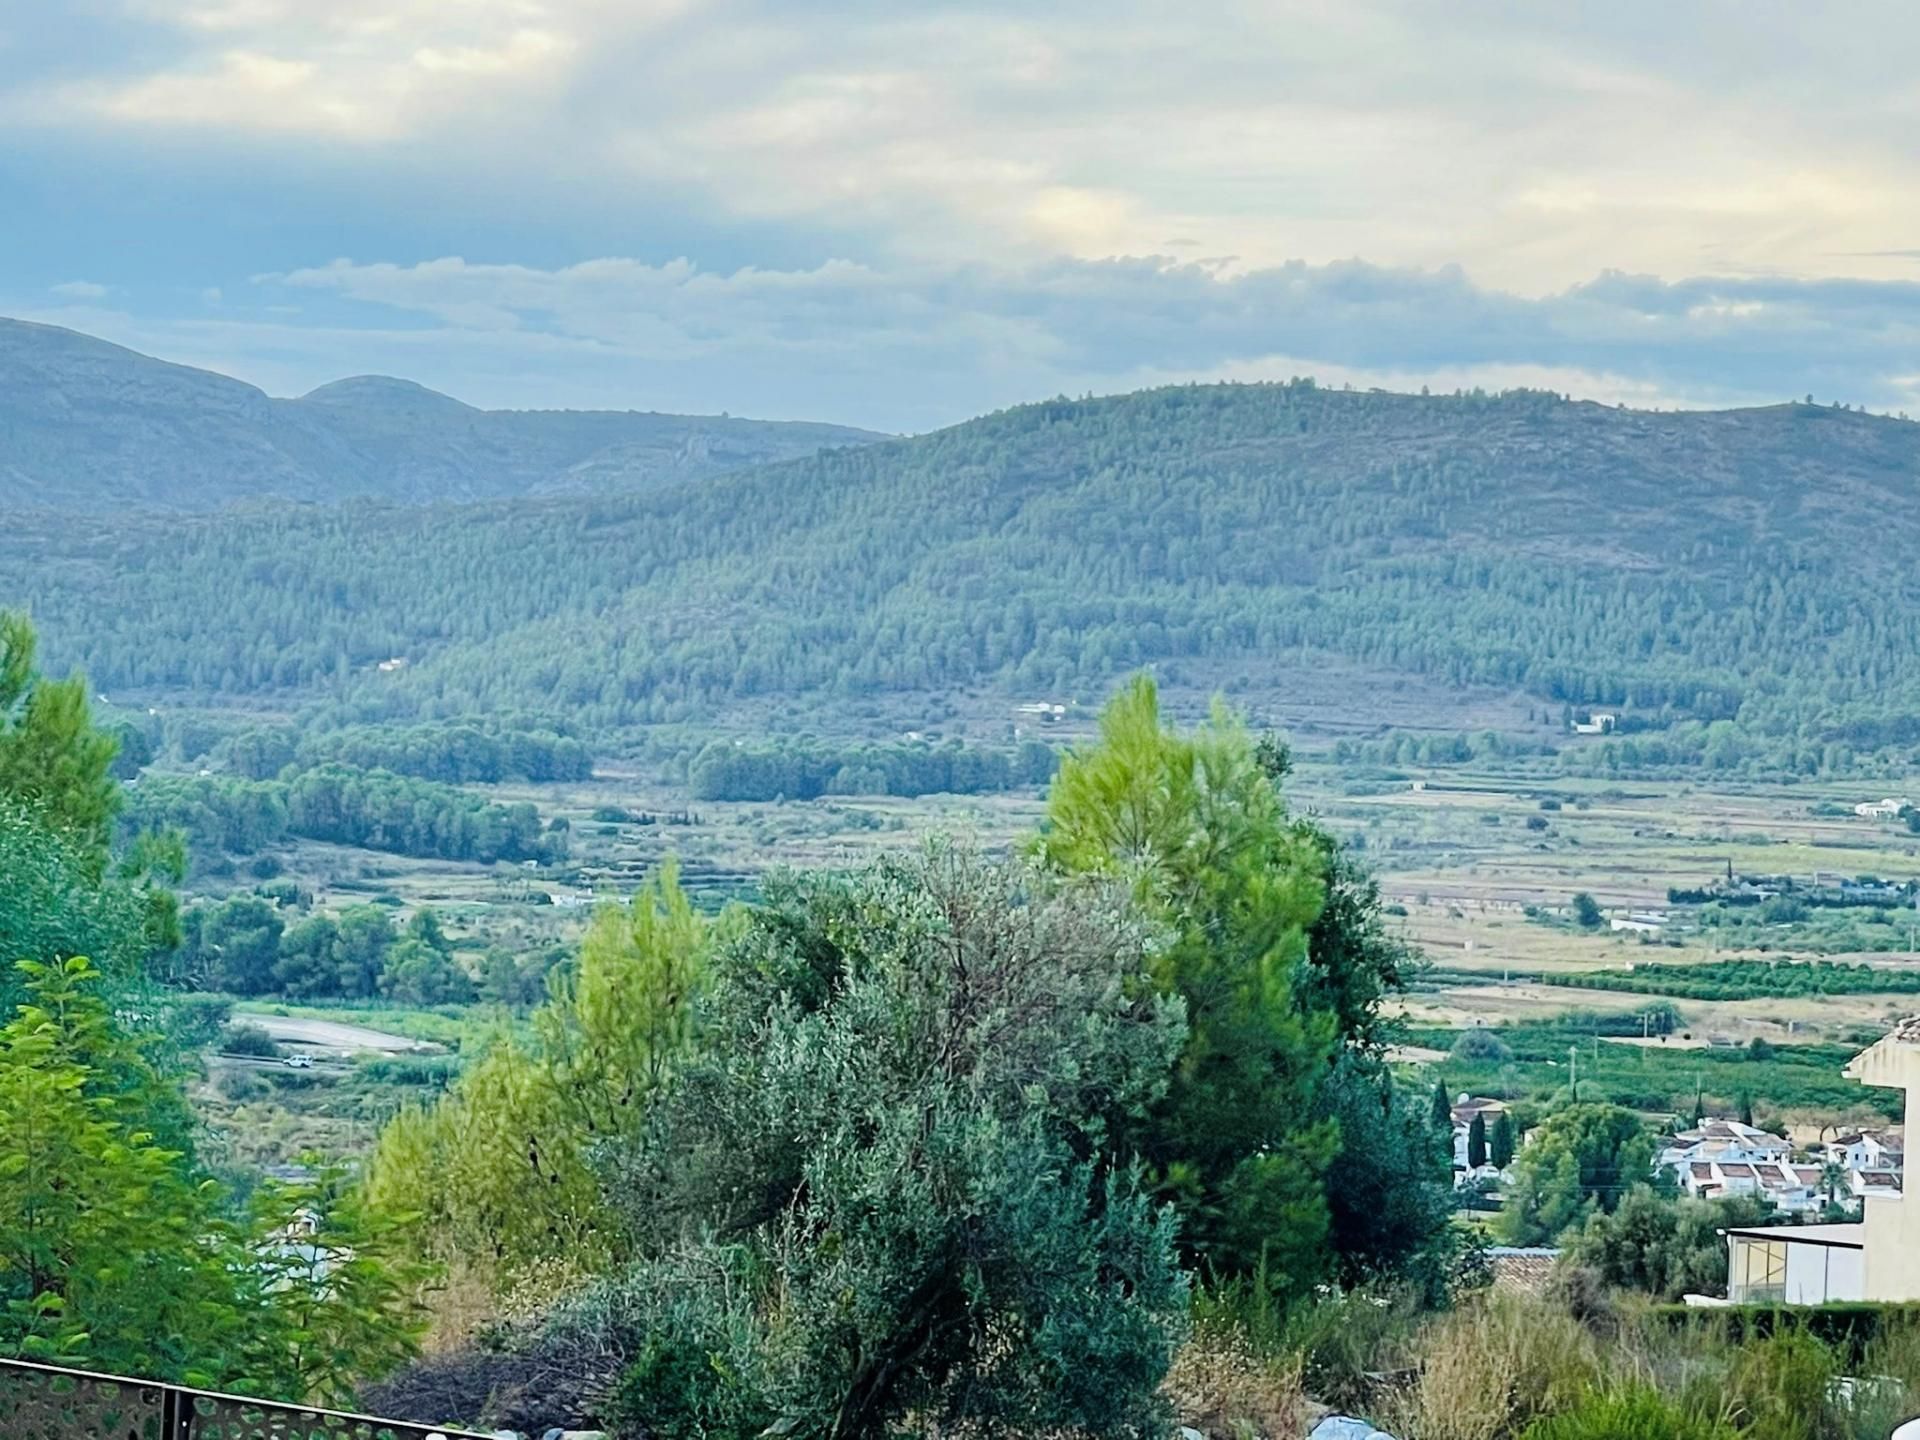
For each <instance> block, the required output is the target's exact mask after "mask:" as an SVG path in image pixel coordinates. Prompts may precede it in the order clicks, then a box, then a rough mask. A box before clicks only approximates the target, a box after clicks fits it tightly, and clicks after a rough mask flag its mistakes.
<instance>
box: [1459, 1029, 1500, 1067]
mask: <svg viewBox="0 0 1920 1440" xmlns="http://www.w3.org/2000/svg"><path fill="white" fill-rule="evenodd" d="M1450 1053H1451V1054H1452V1056H1453V1058H1454V1059H1456V1060H1485V1061H1490V1062H1491V1063H1493V1064H1495V1065H1502V1064H1505V1063H1506V1062H1507V1061H1509V1060H1511V1059H1512V1058H1513V1050H1512V1049H1511V1048H1510V1047H1509V1046H1508V1044H1507V1042H1506V1041H1504V1040H1502V1039H1501V1038H1500V1037H1499V1036H1498V1035H1496V1034H1494V1033H1493V1031H1491V1030H1486V1029H1473V1030H1468V1031H1466V1032H1465V1033H1463V1034H1462V1035H1461V1036H1460V1038H1459V1039H1458V1040H1456V1041H1454V1042H1453V1049H1452V1051H1451V1052H1450Z"/></svg>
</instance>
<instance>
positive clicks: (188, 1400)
mask: <svg viewBox="0 0 1920 1440" xmlns="http://www.w3.org/2000/svg"><path fill="white" fill-rule="evenodd" d="M0 1417H4V1432H3V1433H4V1434H5V1437H6V1440H482V1437H478V1436H475V1435H473V1434H472V1432H470V1431H465V1430H447V1429H436V1428H434V1427H433V1426H430V1425H406V1424H402V1423H400V1422H399V1421H396V1420H376V1419H374V1418H372V1417H371V1416H367V1415H344V1414H341V1413H339V1412H338V1411H333V1410H316V1409H313V1408H310V1407H308V1406H303V1405H281V1404H276V1403H274V1402H272V1401H268V1400H247V1399H244V1398H242V1397H240V1396H238V1395H220V1394H216V1393H215V1392H213V1391H211V1390H195V1389H192V1388H191V1387H189V1386H185V1385H163V1384H160V1383H158V1382H155V1381H150V1380H127V1379H123V1378H121V1377H120V1376H117V1375H91V1374H88V1373H87V1372H85V1371H82V1370H62V1369H59V1368H57V1367H55V1366H51V1365H34V1364H29V1363H28V1362H26V1361H23V1360H0Z"/></svg>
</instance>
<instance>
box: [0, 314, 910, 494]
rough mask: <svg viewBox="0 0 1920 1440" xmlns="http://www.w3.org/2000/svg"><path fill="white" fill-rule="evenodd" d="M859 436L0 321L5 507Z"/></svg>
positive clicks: (692, 456) (635, 473)
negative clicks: (585, 403)
mask: <svg viewBox="0 0 1920 1440" xmlns="http://www.w3.org/2000/svg"><path fill="white" fill-rule="evenodd" d="M874 438H876V437H875V436H873V435H871V434H869V433H868V432H866V431H862V430H852V429H848V428H846V427H844V426H839V425H810V424H775V423H770V422H767V421H760V420H734V419H730V418H726V417H717V416H689V415H654V414H641V413H638V412H634V411H627V412H612V411H606V412H592V411H559V410H554V411H490V410H476V409H474V408H473V407H472V406H470V405H463V404H461V403H460V402H459V401H458V400H454V399H450V398H449V397H447V396H445V395H440V394H436V393H435V392H434V391H432V390H428V389H425V388H424V387H422V386H419V385H415V384H413V383H412V382H410V381H406V380H393V379H388V378H385V377H381V376H371V375H366V376H359V377H356V378H354V379H350V380H341V381H337V382H335V383H334V384H331V385H323V386H321V387H320V388H319V389H318V390H315V391H313V392H312V393H311V394H308V395H305V396H303V397H301V398H300V399H298V400H279V399H273V398H271V397H269V396H268V395H266V394H265V393H264V392H262V391H260V390H256V389H255V388H254V387H253V386H251V385H247V384H243V383H242V382H240V381H238V380H232V379H229V378H228V377H226V376H224V375H216V374H213V373H211V372H209V371H205V370H194V369H190V368H188V367H187V366H184V365H170V364H167V363H166V362H165V361H161V360H154V359H150V358H148V357H147V356H145V355H140V354H136V353H135V352H134V351H131V350H124V349H122V348H120V347H119V346H117V345H109V344H107V343H106V342H105V341H102V340H95V339H93V338H91V337H90V336H86V335H80V334H76V333H75V332H73V331H71V330H61V329H58V328H56V327H54V326H50V325H32V324H27V323H25V322H22V321H17V320H5V319H0V495H4V498H5V500H6V502H7V504H8V506H9V507H14V506H50V507H57V508H60V509H66V510H76V509H78V510H99V509H107V508H116V509H117V508H121V507H129V506H130V507H136V508H151V509H163V510H177V509H210V508H213V507H215V506H219V505H222V504H225V503H228V502H231V501H235V500H247V499H267V498H278V499H286V500H301V501H310V502H328V501H336V500H341V499H344V498H346V497H349V496H371V497H377V498H381V499H386V500H394V501H400V502H404V503H419V502H424V501H432V500H477V499H483V498H487V497H494V496H508V495H532V494H547V493H554V492H560V491H588V490H597V489H621V488H626V487H631V486H641V485H649V484H653V483H656V482H659V481H662V480H673V479H693V478H699V477H701V476H706V475H715V474H719V473H720V472H722V471H725V470H731V469H737V468H739V467H741V466H743V465H755V464H760V463H763V462H766V461H772V460H785V459H789V458H791V457H793V456H797V455H807V454H811V453H812V452H813V451H815V450H818V449H819V448H820V447H822V446H824V445H853V444H861V443H864V442H865V441H868V440H872V439H874Z"/></svg>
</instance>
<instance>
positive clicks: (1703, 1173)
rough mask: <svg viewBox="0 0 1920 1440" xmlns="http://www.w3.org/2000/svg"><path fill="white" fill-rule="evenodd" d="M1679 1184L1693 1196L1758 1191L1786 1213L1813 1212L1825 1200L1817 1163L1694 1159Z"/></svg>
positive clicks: (1710, 1197) (1715, 1196)
mask: <svg viewBox="0 0 1920 1440" xmlns="http://www.w3.org/2000/svg"><path fill="white" fill-rule="evenodd" d="M1680 1188H1681V1189H1682V1190H1684V1191H1685V1192H1686V1193H1687V1194H1689V1195H1691V1196H1693V1197H1694V1198H1695V1199H1696V1200H1725V1199H1727V1198H1729V1197H1731V1196H1734V1195H1759V1196H1763V1197H1765V1199H1766V1200H1767V1201H1768V1202H1769V1203H1770V1204H1771V1205H1772V1206H1773V1208H1774V1209H1776V1210H1778V1211H1780V1212H1781V1213H1782V1214H1786V1215H1813V1214H1817V1213H1819V1211H1820V1208H1821V1207H1822V1206H1823V1205H1825V1204H1826V1198H1827V1197H1826V1195H1825V1193H1824V1192H1823V1191H1822V1189H1821V1170H1820V1167H1819V1166H1818V1165H1789V1164H1786V1163H1785V1162H1778V1163H1774V1164H1746V1163H1743V1162H1741V1161H1738V1160H1729V1161H1717V1160H1696V1161H1693V1162H1692V1163H1691V1164H1689V1165H1687V1166H1686V1167H1685V1168H1684V1169H1683V1170H1682V1171H1681V1173H1680Z"/></svg>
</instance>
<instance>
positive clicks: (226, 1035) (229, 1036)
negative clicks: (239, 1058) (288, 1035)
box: [220, 1024, 280, 1060]
mask: <svg viewBox="0 0 1920 1440" xmlns="http://www.w3.org/2000/svg"><path fill="white" fill-rule="evenodd" d="M220 1050H221V1053H222V1054H226V1055H248V1056H252V1057H254V1058H255V1059H259V1060H277V1059H278V1058H279V1057H280V1045H279V1042H277V1041H276V1040H275V1039H274V1038H273V1036H271V1035H269V1034H268V1033H267V1032H266V1031H265V1030H262V1029H261V1028H260V1027H259V1026H258V1025H246V1024H240V1025H229V1026H227V1028H226V1029H224V1030H222V1031H221V1032H220Z"/></svg>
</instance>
